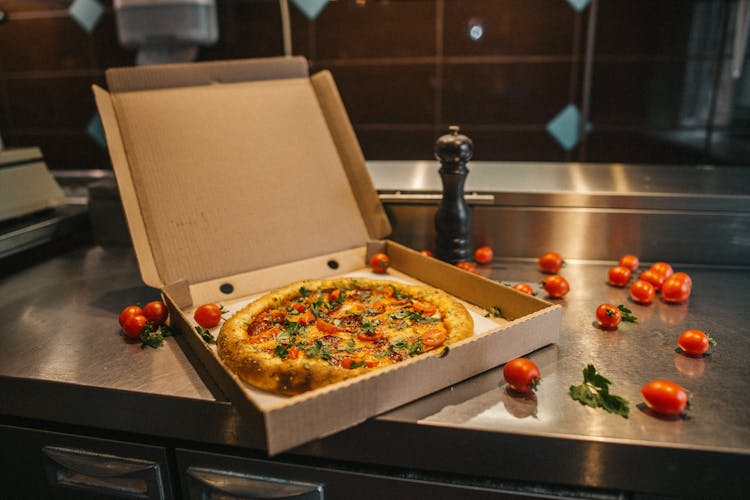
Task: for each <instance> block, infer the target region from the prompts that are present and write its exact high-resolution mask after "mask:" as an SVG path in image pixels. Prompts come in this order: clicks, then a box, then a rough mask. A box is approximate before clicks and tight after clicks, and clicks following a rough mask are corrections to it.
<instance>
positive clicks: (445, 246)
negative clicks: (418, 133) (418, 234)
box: [435, 125, 474, 264]
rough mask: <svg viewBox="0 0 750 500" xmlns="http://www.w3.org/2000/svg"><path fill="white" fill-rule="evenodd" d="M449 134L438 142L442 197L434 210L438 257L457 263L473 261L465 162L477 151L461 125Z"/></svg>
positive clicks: (453, 126)
mask: <svg viewBox="0 0 750 500" xmlns="http://www.w3.org/2000/svg"><path fill="white" fill-rule="evenodd" d="M448 130H450V133H448V134H446V135H443V136H441V137H439V138H438V140H437V142H436V143H435V158H437V159H438V160H440V164H441V166H440V170H439V174H440V178H441V179H442V181H443V198H442V200H441V202H440V206H439V207H438V210H437V213H435V233H436V245H435V253H436V256H437V258H439V259H440V260H444V261H446V262H450V263H452V264H456V263H458V262H463V261H469V260H471V236H472V223H471V209H470V208H469V205H468V204H467V203H466V200H465V199H464V184H465V183H466V177H467V176H468V174H469V169H468V168H467V167H466V163H467V162H468V161H469V160H470V159H471V156H472V154H473V153H474V144H473V143H472V142H471V139H469V138H468V137H466V136H465V135H462V134H459V133H458V131H459V128H458V127H457V126H455V125H452V126H450V127H449V128H448Z"/></svg>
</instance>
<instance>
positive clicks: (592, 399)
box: [570, 364, 630, 418]
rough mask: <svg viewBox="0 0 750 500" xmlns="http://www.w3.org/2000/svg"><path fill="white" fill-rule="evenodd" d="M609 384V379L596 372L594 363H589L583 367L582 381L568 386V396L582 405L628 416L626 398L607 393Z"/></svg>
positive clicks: (628, 409) (628, 410)
mask: <svg viewBox="0 0 750 500" xmlns="http://www.w3.org/2000/svg"><path fill="white" fill-rule="evenodd" d="M611 384H612V382H611V381H610V380H608V379H607V378H605V377H604V376H603V375H601V374H600V373H597V372H596V368H595V367H594V365H591V364H590V365H587V366H586V368H584V369H583V383H582V384H581V385H571V386H570V397H571V398H573V399H575V400H576V401H578V402H579V403H581V404H582V405H585V406H590V407H592V408H603V409H605V410H606V411H608V412H610V413H615V414H617V415H620V416H622V417H624V418H628V413H629V412H630V408H629V403H628V401H627V400H626V399H624V398H621V397H620V396H615V395H614V394H610V393H609V386H610V385H611Z"/></svg>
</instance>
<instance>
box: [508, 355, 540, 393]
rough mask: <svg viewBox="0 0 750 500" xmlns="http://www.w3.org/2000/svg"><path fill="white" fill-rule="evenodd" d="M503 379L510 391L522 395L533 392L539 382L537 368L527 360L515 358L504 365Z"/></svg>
mask: <svg viewBox="0 0 750 500" xmlns="http://www.w3.org/2000/svg"><path fill="white" fill-rule="evenodd" d="M503 377H504V378H505V381H506V382H508V385H509V386H510V388H511V389H513V390H514V391H518V392H524V393H525V392H531V391H535V390H536V388H537V386H538V385H539V382H540V381H541V374H540V372H539V367H538V366H536V363H534V362H533V361H531V360H530V359H527V358H516V359H512V360H510V361H508V362H507V363H505V367H504V368H503Z"/></svg>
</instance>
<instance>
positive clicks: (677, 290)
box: [661, 274, 691, 303]
mask: <svg viewBox="0 0 750 500" xmlns="http://www.w3.org/2000/svg"><path fill="white" fill-rule="evenodd" d="M690 292H691V288H690V282H689V281H687V280H685V279H683V278H682V277H681V276H677V275H676V274H673V275H672V276H670V277H669V278H667V279H666V280H664V284H662V286H661V297H662V298H663V299H664V300H666V301H667V302H673V303H679V302H685V301H686V300H687V299H688V297H690Z"/></svg>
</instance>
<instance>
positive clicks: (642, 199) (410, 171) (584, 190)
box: [367, 161, 750, 212]
mask: <svg viewBox="0 0 750 500" xmlns="http://www.w3.org/2000/svg"><path fill="white" fill-rule="evenodd" d="M367 165H368V167H369V171H370V175H371V176H372V179H373V182H374V184H375V187H376V189H377V190H378V191H379V192H380V193H383V194H384V196H386V197H387V198H388V199H393V196H392V195H393V193H399V194H401V195H405V196H406V197H405V200H408V199H409V198H408V196H409V195H413V194H420V195H429V194H435V193H438V194H439V193H441V192H442V183H441V181H440V176H439V175H438V169H439V168H440V164H439V162H438V161H369V162H368V163H367ZM468 167H469V175H468V177H467V179H466V185H465V190H466V193H467V194H468V195H472V194H474V193H476V194H478V195H482V194H485V195H488V194H489V195H492V196H493V200H494V201H492V202H490V203H494V204H498V205H506V206H514V205H515V206H528V205H536V206H538V205H543V206H548V207H549V206H567V207H587V208H594V207H606V208H636V207H637V208H639V209H677V210H680V209H683V210H684V209H690V210H729V211H733V210H741V211H745V212H747V211H748V210H750V168H745V167H733V166H710V165H697V166H685V165H630V164H629V165H624V164H620V163H607V164H603V163H602V164H599V163H543V162H534V163H531V162H479V161H471V162H469V163H468ZM418 199H419V198H418V197H417V198H416V200H418ZM428 199H429V198H428ZM433 201H434V200H433ZM477 201H478V202H479V203H482V200H481V197H479V199H478V200H477ZM484 203H487V201H486V200H485V201H484Z"/></svg>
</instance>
